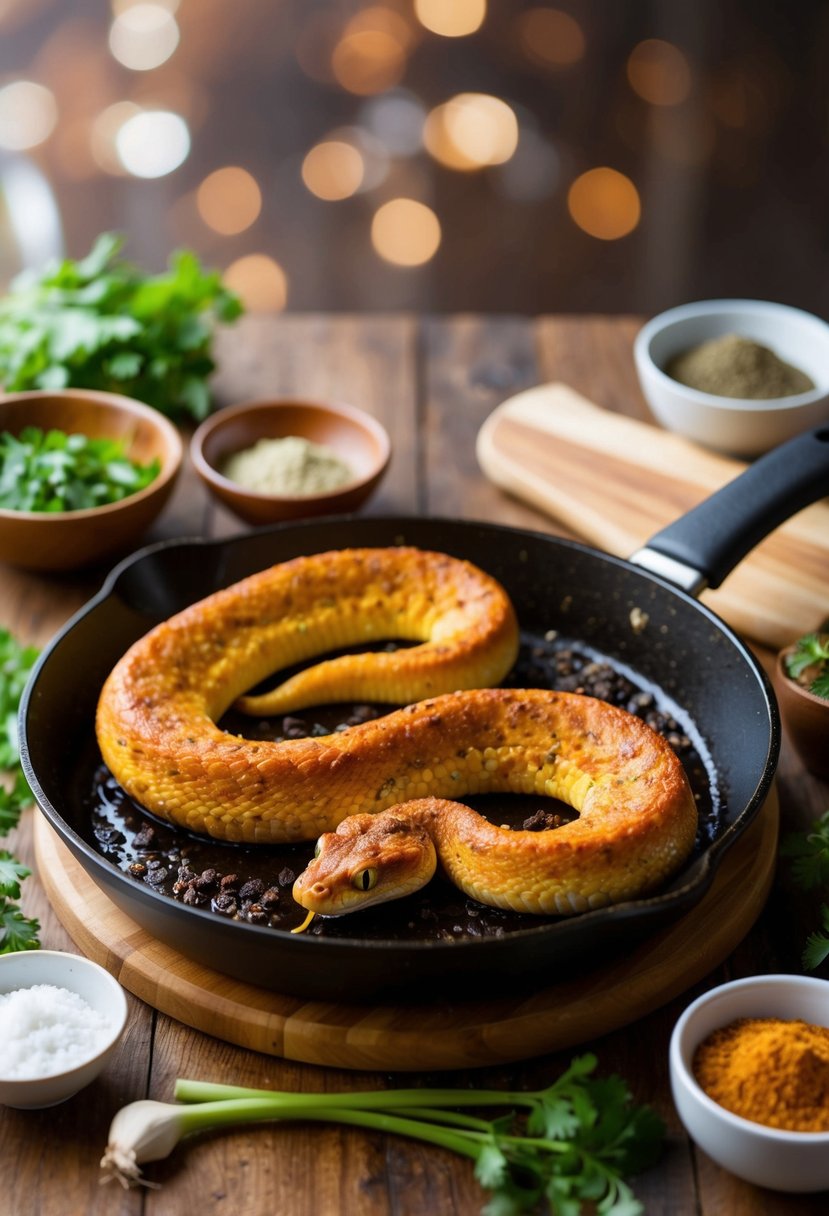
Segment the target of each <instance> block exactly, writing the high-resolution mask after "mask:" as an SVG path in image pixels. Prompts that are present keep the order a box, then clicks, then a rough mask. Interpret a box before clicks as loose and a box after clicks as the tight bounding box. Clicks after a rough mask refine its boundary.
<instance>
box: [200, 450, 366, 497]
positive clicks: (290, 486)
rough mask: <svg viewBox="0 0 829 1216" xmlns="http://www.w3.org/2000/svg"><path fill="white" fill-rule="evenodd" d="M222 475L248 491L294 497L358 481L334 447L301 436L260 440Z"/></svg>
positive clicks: (231, 461) (234, 457) (229, 462)
mask: <svg viewBox="0 0 829 1216" xmlns="http://www.w3.org/2000/svg"><path fill="white" fill-rule="evenodd" d="M220 472H221V474H222V476H223V477H227V478H228V480H230V481H235V482H236V484H237V485H240V486H243V487H244V488H245V489H246V490H253V491H255V492H256V493H258V494H281V495H288V496H289V497H292V498H293V497H309V496H311V495H314V494H327V493H329V492H330V491H332V490H338V489H339V488H340V486H344V485H346V484H347V482H349V481H352V480H353V478H354V470H353V469H352V468H351V466H350V465H349V464H347V463H346V462H345V461H344V460H342V459H341V458H340V456H339V455H338V454H337V453H336V452H335V451H334V450H333V448H330V447H327V446H326V445H325V444H321V443H311V441H310V440H308V439H304V438H302V437H301V436H299V435H286V436H285V437H284V438H282V439H259V440H258V441H257V442H256V443H255V444H254V445H253V447H250V448H244V449H243V450H242V451H241V452H234V453H233V455H232V456H229V457H228V458H227V460H226V461H225V462H224V464H223V465H222V467H221V470H220Z"/></svg>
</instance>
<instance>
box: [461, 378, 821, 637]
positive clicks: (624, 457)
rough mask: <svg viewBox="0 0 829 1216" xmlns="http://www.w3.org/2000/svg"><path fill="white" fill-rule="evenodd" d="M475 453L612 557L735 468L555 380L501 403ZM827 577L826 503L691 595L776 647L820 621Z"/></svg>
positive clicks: (506, 482) (504, 481)
mask: <svg viewBox="0 0 829 1216" xmlns="http://www.w3.org/2000/svg"><path fill="white" fill-rule="evenodd" d="M477 452H478V459H479V461H480V464H481V467H482V468H483V470H484V472H485V473H486V474H487V475H488V476H489V478H490V479H491V480H492V481H493V482H495V483H496V484H497V485H499V486H500V487H501V488H502V489H504V490H506V491H507V492H508V493H510V494H511V495H514V496H516V497H518V498H520V499H522V500H526V501H529V502H531V503H532V504H533V505H534V506H537V507H540V508H541V509H542V510H543V511H545V512H546V513H548V514H550V515H551V516H552V517H553V518H554V519H556V520H560V521H562V522H563V523H564V524H565V525H566V526H568V527H569V528H571V529H573V530H574V531H575V532H576V533H577V534H578V535H580V536H581V537H583V538H584V539H585V540H587V541H589V542H590V543H592V544H594V545H596V546H598V547H599V548H601V549H603V550H605V551H608V552H610V553H613V554H615V555H616V556H619V557H627V556H630V555H631V554H632V553H634V552H635V551H636V550H637V549H639V548H641V547H642V546H643V545H644V544H646V543H647V541H648V540H649V539H650V538H651V537H652V536H653V535H655V533H656V532H658V531H659V530H660V529H661V528H663V527H664V526H665V525H666V524H669V523H671V522H672V521H673V520H675V519H677V518H679V517H680V516H681V515H683V514H684V513H685V512H686V511H689V510H690V509H691V508H692V507H694V506H696V505H697V504H698V503H700V502H702V500H703V499H705V498H706V497H708V496H709V495H710V494H711V493H713V492H714V491H715V490H717V489H719V488H720V487H722V486H724V485H725V484H726V483H727V482H730V481H732V480H733V479H734V478H736V477H737V476H738V475H739V473H741V472H742V471H743V470H744V469H745V468H746V466H745V464H742V463H740V462H739V461H735V460H729V459H726V458H725V457H722V456H717V455H715V454H714V453H712V452H707V451H705V450H703V449H702V448H700V447H698V446H697V445H696V444H693V443H691V442H690V441H688V440H686V439H683V438H682V437H680V436H678V435H672V434H670V433H668V432H666V431H663V430H661V429H660V428H658V427H655V426H651V425H649V424H647V423H643V422H639V421H637V420H635V419H632V418H627V417H623V416H622V415H619V414H614V413H610V412H608V411H607V410H603V409H599V408H598V407H597V406H595V405H594V404H593V403H592V402H590V401H588V400H587V399H586V398H584V397H582V396H581V395H580V394H578V393H576V392H574V391H573V389H571V388H570V387H569V386H568V385H565V384H560V383H551V384H545V385H539V386H536V387H535V388H533V389H530V390H527V391H525V392H522V393H518V394H516V395H515V396H513V397H510V398H509V399H508V400H506V401H504V402H502V403H501V404H500V405H499V406H498V407H497V408H496V409H495V410H493V411H492V412H491V413H490V414H489V416H488V417H487V419H486V421H485V422H484V424H483V425H482V427H481V429H480V431H479V432H478V438H477ZM827 573H829V505H827V504H825V503H816V504H815V505H813V506H811V507H808V508H807V509H806V510H804V511H800V512H799V513H798V514H797V515H796V516H795V517H794V518H793V519H791V520H789V521H788V522H787V523H785V524H783V525H782V526H781V527H779V528H777V529H776V530H775V531H774V532H773V533H772V534H771V535H770V536H769V537H767V538H766V539H765V540H763V541H762V542H761V543H760V544H759V545H758V546H757V547H756V548H755V549H754V550H753V551H752V552H751V553H750V554H749V555H748V556H747V557H746V558H744V560H743V561H742V562H741V563H740V564H739V566H738V567H737V568H736V570H734V571H733V573H731V574H730V575H729V577H728V578H727V580H726V581H725V583H724V585H723V586H722V587H720V588H718V589H716V590H710V591H708V590H707V591H705V592H704V593H703V595H702V596H701V599H702V600H703V602H705V603H707V604H708V605H709V606H710V607H711V608H713V609H714V611H715V612H718V613H719V614H720V615H721V616H722V617H723V618H724V619H725V620H727V621H728V622H729V623H730V624H731V625H732V626H733V627H734V628H736V629H737V630H738V631H739V632H741V633H744V634H745V635H747V636H748V637H751V638H755V639H757V640H758V641H761V642H764V643H766V644H767V645H769V646H773V647H775V648H779V647H781V646H784V645H787V644H788V643H789V642H790V641H792V640H793V639H794V638H795V637H797V636H799V635H800V634H802V633H808V632H810V631H811V630H812V629H814V628H816V627H817V625H818V624H819V622H820V621H821V620H822V619H823V617H824V615H825V613H826V577H827Z"/></svg>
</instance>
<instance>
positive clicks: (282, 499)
mask: <svg viewBox="0 0 829 1216" xmlns="http://www.w3.org/2000/svg"><path fill="white" fill-rule="evenodd" d="M289 436H297V437H299V438H303V439H307V440H309V441H310V442H311V443H317V444H321V445H324V446H325V447H328V448H331V449H332V450H333V451H334V452H336V453H337V455H338V456H340V457H341V459H342V460H344V461H345V462H346V463H347V464H348V465H350V466H351V468H352V469H353V470H354V477H353V479H352V480H351V481H349V482H346V483H345V484H344V485H342V486H340V487H339V488H337V489H336V490H331V491H329V492H328V493H325V494H313V495H302V496H296V495H280V494H263V493H259V492H257V491H255V490H249V489H246V488H245V487H244V486H241V485H238V484H237V483H236V482H233V481H231V480H229V478H227V477H224V476H223V475H222V473H221V472H220V471H219V470H220V469H221V468H222V466H223V464H224V462H225V461H226V460H227V459H228V457H229V456H231V455H232V454H233V453H235V452H240V451H243V450H244V449H246V448H249V447H252V446H253V445H254V444H255V443H256V442H257V440H259V439H284V438H287V437H289ZM190 455H191V458H192V461H193V465H194V466H195V469H196V471H197V473H198V474H199V476H200V477H201V478H202V480H203V481H204V483H205V485H206V486H207V487H208V489H209V490H210V491H211V493H213V494H214V495H215V496H216V498H218V499H219V500H220V501H221V502H222V503H223V504H224V505H225V506H226V507H229V508H230V510H231V511H233V512H234V514H235V515H238V516H239V518H240V519H243V520H244V521H245V522H246V523H249V524H270V523H276V522H279V521H280V520H288V519H304V518H307V517H309V516H312V515H338V514H341V513H345V512H349V511H356V510H357V508H358V507H360V506H362V504H363V503H364V502H365V501H366V499H367V498H368V497H369V495H370V494H372V492H373V491H374V490H375V489H376V488H377V486H378V485H379V483H380V480H381V479H382V477H383V474H384V473H385V471H386V469H387V467H388V463H389V457H390V456H391V442H390V440H389V436H388V434H387V432H386V430H385V428H384V427H382V426H381V425H380V423H379V422H377V420H376V419H375V418H372V417H371V415H370V414H366V413H364V412H363V411H362V410H358V409H355V408H354V406H351V405H342V404H335V403H333V402H323V401H304V400H294V399H284V398H277V399H274V400H264V401H246V402H242V403H241V404H240V405H231V406H227V407H226V408H225V409H222V410H219V411H218V413H216V414H213V415H212V416H211V417H210V418H208V419H206V421H204V422H203V423H202V424H201V426H199V427H198V429H197V430H196V432H195V434H194V435H193V439H192V441H191V444H190Z"/></svg>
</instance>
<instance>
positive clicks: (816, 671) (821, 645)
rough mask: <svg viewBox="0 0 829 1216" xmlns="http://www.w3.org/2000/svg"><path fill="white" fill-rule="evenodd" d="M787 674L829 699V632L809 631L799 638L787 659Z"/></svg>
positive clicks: (819, 695) (818, 694)
mask: <svg viewBox="0 0 829 1216" xmlns="http://www.w3.org/2000/svg"><path fill="white" fill-rule="evenodd" d="M785 667H786V675H787V676H790V677H791V679H793V680H798V681H800V683H802V684H803V686H804V687H805V688H807V689H808V690H809V692H813V693H814V694H815V696H816V697H826V698H827V699H829V634H826V633H807V634H805V635H804V636H803V637H802V638H798V640H797V642H796V643H795V646H794V650H793V651H792V653H791V654H789V655H787V656H786V659H785Z"/></svg>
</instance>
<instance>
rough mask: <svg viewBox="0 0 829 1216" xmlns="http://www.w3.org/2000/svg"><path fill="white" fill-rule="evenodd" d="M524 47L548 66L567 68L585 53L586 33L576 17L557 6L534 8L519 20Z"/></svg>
mask: <svg viewBox="0 0 829 1216" xmlns="http://www.w3.org/2000/svg"><path fill="white" fill-rule="evenodd" d="M517 31H518V42H519V45H520V47H521V50H522V51H523V52H524V54H525V55H526V56H527V58H528V59H530V60H532V62H533V63H538V64H540V65H541V66H542V67H545V68H566V67H570V65H571V64H574V63H578V61H579V60H580V59H581V58H582V57H583V56H584V49H585V39H584V33H583V31H582V28H581V26H580V25H579V23H578V21H576V19H575V17H571V16H570V14H569V13H564V12H562V11H561V9H558V8H531V9H528V10H527V11H526V12H525V13H521V15H520V16H519V17H518V20H517Z"/></svg>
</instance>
